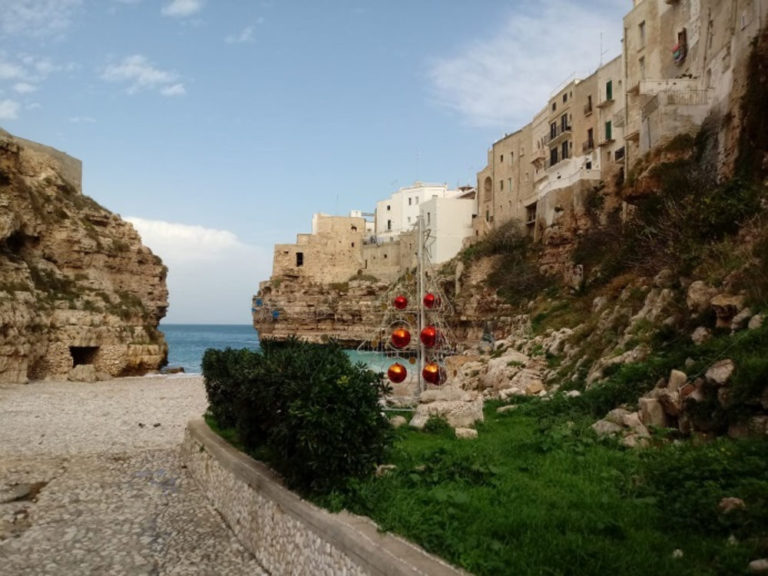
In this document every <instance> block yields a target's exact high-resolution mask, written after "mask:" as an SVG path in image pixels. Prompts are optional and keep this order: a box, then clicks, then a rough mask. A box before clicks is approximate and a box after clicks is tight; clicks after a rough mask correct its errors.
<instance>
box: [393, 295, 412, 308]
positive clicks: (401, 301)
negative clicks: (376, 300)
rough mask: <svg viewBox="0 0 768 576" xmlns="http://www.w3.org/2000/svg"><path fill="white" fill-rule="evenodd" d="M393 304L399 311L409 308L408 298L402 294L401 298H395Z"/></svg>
mask: <svg viewBox="0 0 768 576" xmlns="http://www.w3.org/2000/svg"><path fill="white" fill-rule="evenodd" d="M393 304H394V305H395V308H397V309H398V310H405V308H406V307H407V306H408V298H406V297H405V296H403V295H402V294H401V295H400V296H397V297H395V300H394V302H393Z"/></svg>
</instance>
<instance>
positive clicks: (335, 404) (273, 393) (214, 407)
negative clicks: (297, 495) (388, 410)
mask: <svg viewBox="0 0 768 576" xmlns="http://www.w3.org/2000/svg"><path fill="white" fill-rule="evenodd" d="M203 375H204V377H205V386H206V392H207V394H208V401H209V403H210V414H211V416H213V418H214V419H215V420H216V422H217V424H218V426H219V427H221V428H226V427H234V428H235V429H236V431H237V434H238V436H239V439H240V441H241V442H242V443H243V445H244V446H245V448H246V450H247V451H249V452H251V453H253V454H256V455H258V456H259V457H261V458H264V459H266V460H267V461H269V463H270V464H271V465H272V466H274V467H275V469H276V470H278V471H279V472H280V473H281V474H282V475H283V477H284V478H285V481H286V484H287V485H288V486H290V487H291V488H294V489H297V490H299V491H301V492H304V493H308V494H322V493H327V492H329V491H331V490H333V489H338V488H340V487H341V486H343V485H344V484H345V483H346V482H347V481H348V480H349V479H351V478H362V477H365V476H367V475H370V474H371V473H372V472H373V471H374V469H375V465H376V464H377V463H379V462H381V461H382V459H383V457H384V454H385V451H386V449H387V448H388V446H389V444H390V442H391V439H392V431H391V430H392V428H391V426H390V425H389V422H388V420H387V418H386V417H385V416H384V415H383V414H382V413H381V409H380V406H379V398H380V396H381V394H383V393H384V392H386V384H385V383H384V380H383V378H382V377H381V375H380V374H377V373H375V372H373V371H371V370H368V369H366V368H365V367H364V365H363V364H357V365H354V364H352V363H351V361H350V360H349V357H348V356H347V355H346V354H345V353H344V351H343V350H342V349H341V348H340V346H338V345H337V344H322V345H321V344H310V343H306V342H300V341H298V340H296V339H291V340H288V341H286V342H276V341H270V340H264V341H262V343H261V350H260V351H258V352H253V351H249V350H232V349H226V350H223V351H222V350H213V349H211V350H207V351H206V353H205V355H204V357H203Z"/></svg>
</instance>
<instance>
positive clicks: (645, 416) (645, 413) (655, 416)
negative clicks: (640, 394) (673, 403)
mask: <svg viewBox="0 0 768 576" xmlns="http://www.w3.org/2000/svg"><path fill="white" fill-rule="evenodd" d="M638 405H639V407H640V420H641V421H642V423H643V424H645V425H646V426H648V427H651V426H653V427H654V428H666V427H667V426H668V419H667V414H666V412H664V407H663V406H662V405H661V402H660V401H659V400H658V399H656V398H640V400H639V401H638Z"/></svg>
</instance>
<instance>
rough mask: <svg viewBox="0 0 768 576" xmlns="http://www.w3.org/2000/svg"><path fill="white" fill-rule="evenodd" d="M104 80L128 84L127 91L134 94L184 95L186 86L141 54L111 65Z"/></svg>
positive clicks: (105, 73)
mask: <svg viewBox="0 0 768 576" xmlns="http://www.w3.org/2000/svg"><path fill="white" fill-rule="evenodd" d="M101 78H102V80H106V81H108V82H116V83H122V84H128V88H127V91H128V93H129V94H134V93H136V92H139V91H141V90H159V91H160V92H161V93H163V94H166V95H178V94H183V93H184V85H183V84H180V83H178V82H177V79H178V75H177V74H176V73H175V72H169V71H167V70H161V69H160V68H156V67H155V66H154V65H153V64H152V63H151V62H150V61H149V60H147V58H146V57H144V56H142V55H140V54H134V55H132V56H126V57H125V58H123V60H122V61H120V62H118V63H117V64H110V65H109V66H107V67H106V68H105V69H104V72H103V73H102V74H101Z"/></svg>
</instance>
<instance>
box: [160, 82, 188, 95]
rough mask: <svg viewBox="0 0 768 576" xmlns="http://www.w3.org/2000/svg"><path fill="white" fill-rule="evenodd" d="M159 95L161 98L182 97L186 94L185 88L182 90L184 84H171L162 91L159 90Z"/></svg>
mask: <svg viewBox="0 0 768 576" xmlns="http://www.w3.org/2000/svg"><path fill="white" fill-rule="evenodd" d="M160 93H161V94H162V95H163V96H183V95H184V94H186V93H187V90H186V88H184V84H181V83H177V84H172V85H170V86H166V87H165V88H163V89H162V90H160Z"/></svg>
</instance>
